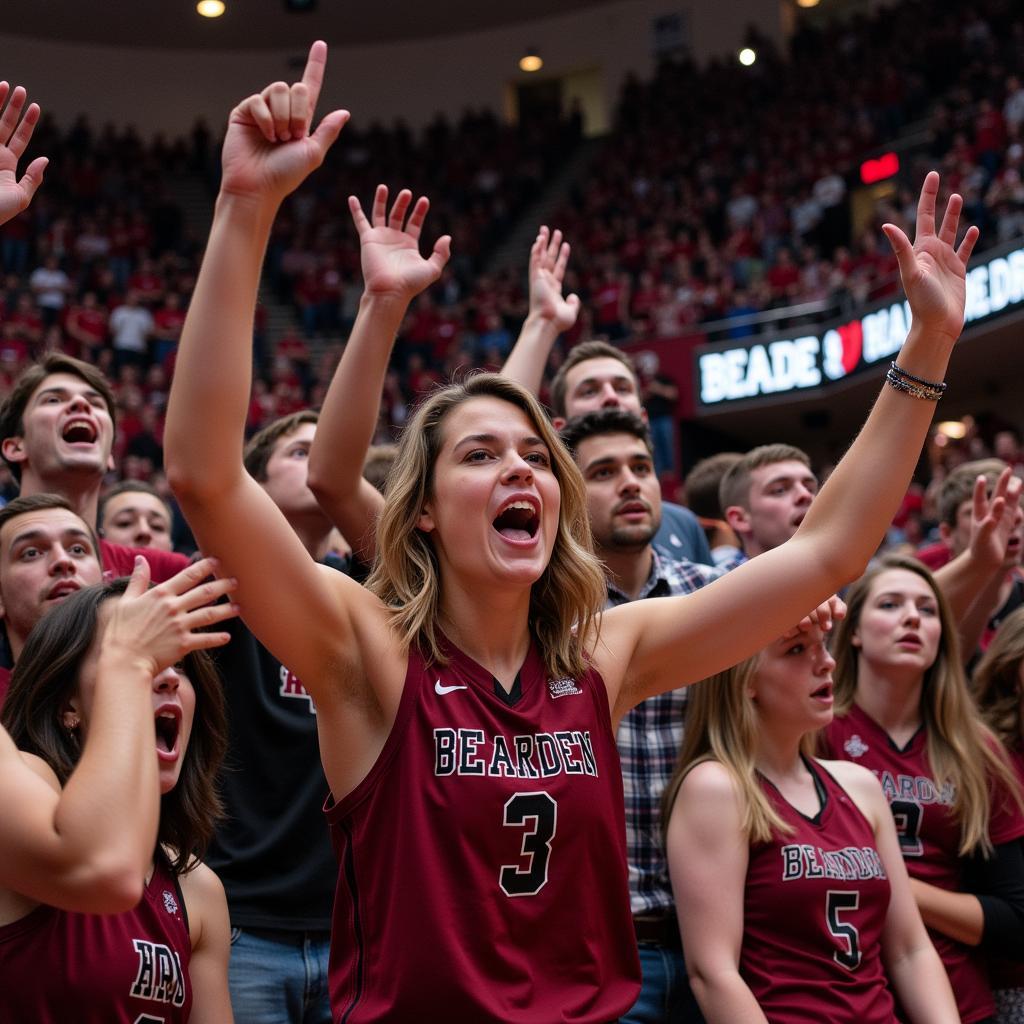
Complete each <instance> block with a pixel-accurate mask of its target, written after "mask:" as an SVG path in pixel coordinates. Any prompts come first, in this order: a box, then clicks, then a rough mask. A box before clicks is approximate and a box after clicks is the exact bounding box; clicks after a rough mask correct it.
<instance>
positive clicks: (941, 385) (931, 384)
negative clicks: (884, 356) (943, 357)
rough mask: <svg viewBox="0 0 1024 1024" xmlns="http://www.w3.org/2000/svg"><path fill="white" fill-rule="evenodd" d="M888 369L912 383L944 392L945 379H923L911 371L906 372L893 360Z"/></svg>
mask: <svg viewBox="0 0 1024 1024" xmlns="http://www.w3.org/2000/svg"><path fill="white" fill-rule="evenodd" d="M889 371H890V372H891V373H895V374H896V375H897V376H899V377H902V378H903V379H904V380H909V381H912V382H913V383H914V384H918V385H920V386H921V387H923V388H926V389H928V390H929V391H936V392H938V394H939V395H943V394H945V392H946V383H945V381H938V382H936V381H931V380H924V379H923V378H922V377H915V376H914V375H913V374H912V373H908V372H907V371H906V370H904V369H903V367H902V366H897V365H896V363H894V362H893V363H890V364H889Z"/></svg>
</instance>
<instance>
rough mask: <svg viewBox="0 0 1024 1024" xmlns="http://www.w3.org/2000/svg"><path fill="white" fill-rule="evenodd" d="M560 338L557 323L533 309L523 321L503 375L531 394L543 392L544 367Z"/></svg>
mask: <svg viewBox="0 0 1024 1024" xmlns="http://www.w3.org/2000/svg"><path fill="white" fill-rule="evenodd" d="M557 339H558V328H557V327H556V326H555V324H554V323H552V321H550V320H548V319H546V318H545V317H543V316H541V315H540V314H539V313H531V314H530V315H529V316H528V317H527V318H526V320H524V321H523V329H522V330H521V331H520V332H519V337H518V338H517V339H516V343H515V345H514V346H513V347H512V351H511V352H510V353H509V356H508V359H506V360H505V365H504V366H503V367H502V368H501V375H502V376H503V377H508V378H509V379H510V380H514V381H515V382H516V383H517V384H521V385H522V386H523V387H524V388H526V390H527V391H529V392H530V393H531V394H533V395H537V394H539V393H540V385H541V381H542V380H543V379H544V368H545V367H546V366H547V364H548V357H549V356H550V355H551V347H552V346H553V345H554V343H555V341H557Z"/></svg>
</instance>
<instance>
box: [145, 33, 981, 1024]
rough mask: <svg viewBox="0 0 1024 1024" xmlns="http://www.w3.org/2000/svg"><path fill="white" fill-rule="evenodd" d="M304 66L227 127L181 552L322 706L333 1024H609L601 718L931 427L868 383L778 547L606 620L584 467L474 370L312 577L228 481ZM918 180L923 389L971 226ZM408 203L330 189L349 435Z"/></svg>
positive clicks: (898, 240) (173, 466) (190, 404)
mask: <svg viewBox="0 0 1024 1024" xmlns="http://www.w3.org/2000/svg"><path fill="white" fill-rule="evenodd" d="M326 55H327V48H326V46H325V45H324V44H323V43H319V42H318V43H314V45H313V47H312V49H311V50H310V55H309V60H308V63H307V66H306V69H305V72H304V74H303V78H302V80H301V81H300V82H296V83H294V84H293V85H291V86H289V85H287V84H286V83H284V82H275V83H273V84H271V85H269V86H267V87H266V88H265V89H264V90H263V91H262V92H260V93H257V94H254V95H252V96H250V97H248V98H247V99H246V100H243V101H242V102H241V103H240V104H239V105H238V106H237V107H236V108H235V109H234V110H233V111H232V113H231V115H230V119H229V123H228V128H227V133H226V136H225V141H224V148H223V153H222V164H223V176H222V179H221V193H220V195H219V197H218V199H217V204H216V208H215V213H214V221H213V225H212V228H211V233H210V239H209V244H208V246H207V248H206V254H205V257H204V259H203V266H202V270H201V272H200V275H199V279H198V281H197V284H196V289H195V293H194V295H193V298H192V302H191V304H190V307H189V314H188V318H187V320H186V323H185V328H184V331H183V333H182V338H181V345H180V348H179V353H178V361H177V364H176V369H175V379H174V384H173V387H172V392H171V398H170V404H169V407H168V417H167V429H166V434H165V453H166V465H167V472H168V477H169V479H170V480H171V483H172V486H173V488H174V490H175V493H176V495H177V497H178V499H179V501H180V503H181V505H182V507H183V509H184V510H185V513H186V516H187V518H188V520H189V522H190V524H191V525H192V527H193V529H194V531H195V534H196V537H197V538H198V539H199V541H200V544H201V546H202V548H203V550H204V551H208V552H210V553H213V554H216V555H217V557H218V558H219V559H220V561H221V563H222V564H223V566H224V567H225V570H226V571H227V572H228V573H230V574H231V575H233V576H236V577H237V578H238V579H239V603H240V605H241V607H242V613H243V616H244V617H245V619H246V622H247V624H248V625H249V627H250V628H251V629H252V631H253V632H254V634H255V635H256V636H257V637H258V638H259V639H260V640H261V641H262V642H263V643H264V644H265V645H266V646H267V647H268V648H269V649H271V650H272V651H273V652H274V653H275V655H277V656H278V657H279V658H280V659H281V661H282V662H283V663H285V664H287V665H288V667H289V669H290V670H291V671H292V672H293V673H294V674H295V675H296V676H298V677H299V678H300V679H302V681H303V684H304V685H305V687H306V689H307V690H308V691H309V693H310V694H311V695H312V697H313V699H314V701H315V702H316V708H317V716H318V717H317V722H318V726H319V732H320V740H321V743H320V751H321V756H322V758H323V762H324V770H325V774H326V776H327V779H328V782H329V784H330V786H331V790H332V794H333V797H332V801H333V802H332V810H331V815H332V817H331V823H332V826H333V828H334V834H335V838H336V841H337V844H338V849H339V853H340V854H341V862H340V868H341V874H340V878H339V888H338V898H337V900H336V904H335V929H334V943H333V948H332V953H331V956H332V961H331V986H332V992H331V994H332V1006H333V1009H334V1012H335V1014H336V1015H337V1016H338V1017H342V1018H344V1019H345V1020H346V1021H348V1022H349V1024H356V1022H359V1024H365V1022H366V1021H371V1020H372V1021H381V1020H387V1021H390V1022H399V1021H405V1020H420V1019H422V1018H423V1017H424V1015H426V1016H430V1017H434V1018H438V1019H441V1018H445V1019H452V1020H473V1021H476V1022H482V1021H493V1020H501V1021H504V1022H506V1024H508V1022H530V1024H532V1022H534V1021H538V1020H571V1021H573V1022H574V1024H597V1022H602V1021H608V1020H610V1019H613V1018H616V1017H618V1016H620V1015H621V1014H622V1013H624V1012H625V1011H626V1010H627V1009H628V1008H629V1007H630V1006H631V1005H632V1004H633V1002H634V1001H635V998H636V993H637V961H636V953H635V947H634V944H633V941H632V934H631V924H630V915H629V907H628V899H627V890H626V884H625V870H626V869H625V850H624V838H623V832H624V829H623V809H622V791H621V784H620V783H619V782H618V781H617V779H616V773H617V755H616V753H615V745H614V728H615V724H616V723H617V721H618V720H619V718H620V717H621V716H622V715H623V714H624V713H625V712H626V711H627V710H628V709H629V708H631V707H633V706H634V705H636V704H638V703H639V702H640V701H642V700H644V699H646V698H647V697H649V696H651V695H653V694H656V693H661V692H665V691H667V690H670V689H675V688H677V687H679V686H681V685H684V684H685V683H687V682H691V681H694V680H697V679H701V678H704V677H706V676H708V675H709V674H711V673H712V672H714V671H718V670H720V669H721V668H722V667H723V666H724V665H725V664H731V663H733V662H735V661H736V660H737V659H739V658H743V657H746V656H747V655H749V654H751V653H753V652H754V651H756V650H759V649H760V648H761V647H762V646H764V644H766V643H768V642H769V641H770V640H771V639H772V638H773V637H775V636H778V634H779V633H780V632H781V631H782V630H783V629H785V628H787V627H788V626H789V625H790V624H791V623H792V622H794V621H797V620H799V619H800V617H801V616H803V615H805V614H807V612H808V610H809V609H812V608H814V607H815V606H817V605H819V604H820V603H821V602H822V601H825V600H826V599H827V598H828V596H829V595H830V594H832V593H834V592H835V591H836V589H838V588H839V587H840V586H841V585H843V584H844V582H845V581H846V580H847V579H849V578H850V577H851V576H854V575H856V574H857V573H859V572H860V571H861V570H862V567H863V565H865V564H866V562H867V560H868V558H869V557H870V555H871V554H872V553H873V551H874V548H875V546H876V544H877V542H878V538H879V537H881V536H882V534H883V532H884V529H885V527H886V525H887V524H888V522H889V520H890V518H891V516H892V514H893V512H894V511H895V509H896V507H897V506H898V504H899V502H900V500H901V499H902V497H903V494H904V492H905V489H906V484H907V481H908V480H909V477H910V473H911V471H912V469H913V467H914V464H915V463H916V460H917V456H918V452H919V450H920V447H921V444H922V442H923V440H924V437H925V435H926V433H927V428H928V424H929V422H930V420H931V417H932V412H933V408H932V406H931V404H930V403H928V402H924V401H920V400H918V399H915V398H913V397H911V395H910V394H909V393H908V391H907V389H906V387H905V386H904V388H903V389H902V390H899V389H897V388H896V387H895V386H894V387H892V388H889V387H886V388H885V389H884V391H883V394H882V395H881V396H880V398H879V399H878V402H877V404H876V406H875V410H874V412H873V414H872V415H871V417H870V418H869V420H868V423H867V425H866V427H865V429H864V431H863V432H862V433H861V435H860V437H859V438H858V440H857V441H855V442H854V444H853V446H852V447H851V449H850V451H849V453H848V455H847V457H846V458H845V459H844V460H843V462H841V463H840V465H839V466H838V467H837V468H836V470H835V472H834V473H833V474H832V476H831V478H830V479H829V481H828V483H827V485H826V486H825V487H824V488H823V489H822V491H821V493H820V494H819V496H818V497H817V499H816V500H815V503H814V505H813V506H812V507H811V509H810V511H809V512H808V513H807V517H806V518H805V519H804V521H803V524H802V525H801V527H800V530H799V531H798V533H797V535H796V536H795V537H794V538H793V539H792V540H791V541H789V542H788V543H786V544H783V545H782V546H781V547H779V548H777V549H776V550H775V551H770V552H768V553H767V554H764V555H761V556H760V557H758V558H756V559H753V560H752V561H750V562H749V563H747V564H746V565H744V566H742V567H741V568H739V569H737V570H736V571H734V572H732V573H730V574H729V575H728V576H726V577H724V578H723V579H720V580H717V581H716V582H715V583H713V584H711V585H710V586H709V587H706V588H704V589H703V590H701V591H700V592H699V593H697V594H694V595H692V596H690V597H685V598H671V597H666V598H660V599H659V600H657V601H652V602H634V603H633V604H627V605H623V606H622V607H619V608H615V609H613V610H611V611H608V612H606V613H604V614H603V616H602V614H601V608H602V605H603V603H604V601H605V598H606V590H605V584H604V579H603V575H602V572H601V567H600V565H599V564H598V563H597V561H596V560H595V559H594V557H593V555H592V553H591V551H590V539H589V528H588V525H587V516H586V502H585V489H584V487H583V482H582V478H581V476H580V473H579V470H578V469H577V468H576V466H575V464H574V463H573V461H572V459H571V458H570V457H569V456H568V454H567V453H566V452H565V451H564V450H563V448H562V446H561V444H560V442H559V440H558V437H557V435H556V434H555V433H554V432H553V430H552V428H551V426H550V423H549V422H548V420H547V418H546V417H545V415H544V412H543V410H542V409H541V407H540V406H539V404H538V403H537V402H536V401H535V400H534V399H533V398H532V397H531V396H530V395H529V394H527V393H526V392H525V391H524V390H523V389H521V388H519V387H518V386H516V385H514V384H511V383H509V382H507V381H503V380H502V379H501V378H497V377H494V376H490V375H484V376H481V377H478V378H476V379H474V380H470V381H468V382H467V383H466V384H465V385H464V386H455V387H451V388H448V389H445V390H443V391H440V392H439V393H437V394H435V395H434V396H432V397H431V398H430V399H428V400H427V401H426V402H425V403H424V404H423V405H422V406H421V408H420V410H419V411H418V413H417V414H416V416H415V417H414V419H413V421H412V422H411V423H410V425H409V427H408V428H407V430H406V432H405V434H404V436H403V439H402V444H401V447H400V451H399V454H398V458H397V461H396V464H395V467H394V470H393V472H392V476H391V478H390V481H389V488H388V495H387V499H386V501H385V505H384V509H383V512H382V513H381V516H380V519H379V524H378V533H377V537H378V543H377V551H378V555H377V561H376V565H375V568H374V572H373V576H372V577H371V579H370V581H369V585H368V587H367V588H362V587H359V586H358V585H357V584H356V583H354V582H353V581H352V580H350V579H347V578H344V577H340V575H339V574H336V573H332V574H328V573H326V572H325V571H323V570H322V568H321V567H320V566H317V565H316V564H314V562H313V561H312V560H311V559H310V558H309V557H308V555H307V553H306V551H305V550H304V548H303V547H302V545H301V544H300V542H299V541H298V539H297V537H296V536H295V535H294V532H293V531H292V529H291V527H290V526H288V524H287V523H286V522H285V521H284V519H283V518H282V516H281V514H280V512H279V510H278V509H277V508H276V507H275V506H274V505H273V503H272V502H271V501H270V499H269V498H268V497H267V495H266V493H265V492H264V491H263V490H262V488H261V487H260V486H259V485H258V484H257V483H256V482H255V481H254V480H252V479H251V478H249V477H248V476H247V475H246V474H245V472H244V468H243V463H242V438H243V427H244V423H245V418H246V414H247V410H248V401H249V389H250V379H251V372H250V369H251V364H250V360H251V351H252V343H251V319H252V314H253V309H254V307H255V303H256V294H257V288H258V284H259V278H260V266H261V261H262V254H263V252H264V249H265V247H266V244H267V240H268V237H269V233H270V229H271V225H272V223H273V220H274V217H275V215H276V212H277V209H278V207H279V205H280V204H281V203H282V201H283V200H284V199H285V197H286V196H287V195H288V194H289V193H290V192H292V191H293V190H294V189H295V188H296V187H298V185H299V184H300V183H301V182H302V181H303V180H304V179H305V178H306V177H307V175H309V174H310V172H311V171H313V170H314V169H315V168H316V167H318V166H319V165H320V163H321V162H322V161H323V160H324V157H325V156H326V154H327V151H328V150H329V149H330V147H331V146H332V145H333V144H334V142H335V140H336V139H337V137H338V135H339V133H340V131H341V129H342V127H343V125H344V124H345V121H346V120H347V117H348V115H347V112H345V111H340V110H338V111H333V112H332V113H329V114H327V115H326V116H325V117H324V118H323V120H322V121H321V122H320V124H319V126H318V127H317V128H316V129H315V131H312V132H311V131H310V127H311V122H312V119H313V110H314V108H315V106H316V102H317V98H318V95H319V92H320V88H321V85H322V82H323V74H324V68H325V63H326ZM938 184H939V183H938V175H936V174H934V173H933V174H930V175H928V177H927V178H926V179H925V183H924V187H923V189H922V194H921V202H920V208H919V214H918V220H917V238H916V241H915V244H914V245H913V246H912V245H911V243H910V241H909V240H908V239H907V238H906V236H904V235H903V233H902V232H901V231H899V230H898V229H897V228H895V227H892V226H888V227H887V229H886V230H887V232H888V234H889V237H890V239H891V241H892V243H893V246H894V248H895V250H896V252H897V254H898V256H899V259H900V266H901V269H902V272H903V277H904V281H905V282H906V287H907V291H908V295H909V298H910V302H911V305H912V307H913V313H914V317H913V327H912V328H911V331H910V333H909V335H908V337H907V342H906V344H905V345H904V347H903V349H902V351H901V354H900V357H899V358H900V363H901V366H902V367H903V369H904V370H905V371H906V372H908V373H910V374H912V375H914V376H916V377H920V378H923V379H929V380H932V381H936V380H940V379H941V378H942V376H943V374H944V373H945V368H946V364H947V361H948V357H949V354H950V351H951V349H952V345H953V343H954V341H955V339H956V337H957V336H958V335H959V333H960V330H961V328H962V326H963V316H964V297H965V284H964V282H965V268H966V262H967V258H968V256H969V255H970V252H971V249H972V247H973V245H974V242H975V240H976V238H977V231H976V229H974V228H970V229H968V231H967V233H966V235H965V240H964V242H963V243H962V245H961V247H960V248H959V249H957V248H955V240H956V234H957V226H958V221H959V212H960V209H961V206H962V203H961V200H960V198H959V197H958V196H954V197H953V198H951V200H950V202H949V205H948V206H947V209H946V214H945V216H944V218H943V220H942V223H941V225H940V226H939V227H938V228H937V227H936V221H935V203H936V196H937V193H938ZM427 206H428V204H427V201H426V199H420V200H419V201H417V202H416V203H415V204H414V203H413V202H412V196H411V194H410V193H409V192H407V191H403V192H400V193H399V195H398V197H397V198H396V199H395V202H394V204H393V206H392V208H391V210H390V214H389V212H388V195H387V189H386V188H383V187H381V188H379V189H378V190H377V194H376V196H375V198H374V203H373V208H372V211H371V213H370V215H369V216H366V215H365V214H364V213H363V210H362V208H361V207H360V204H359V202H358V201H357V200H356V199H355V198H352V199H351V200H350V207H351V209H352V212H353V215H354V219H355V222H356V228H357V231H358V233H359V236H360V246H361V259H362V267H363V276H364V282H365V289H366V290H365V293H364V296H363V299H362V301H361V303H360V310H359V316H358V318H357V321H356V323H355V324H354V325H353V329H352V333H351V335H350V338H349V341H348V347H347V352H348V353H357V355H353V357H352V361H353V362H355V363H356V364H357V367H358V373H357V377H358V379H359V381H360V386H359V387H358V388H357V389H355V390H354V391H353V393H351V394H345V395H343V396H341V401H343V402H345V403H347V404H349V405H350V406H351V407H352V408H353V409H357V410H358V414H357V417H356V418H357V419H358V420H359V421H360V424H361V427H366V428H367V430H369V431H371V432H372V426H373V423H374V422H375V421H376V417H377V411H378V408H379V402H380V388H381V384H382V381H383V378H384V375H385V373H386V369H387V362H388V353H389V350H390V344H391V341H392V339H393V337H394V334H395V333H396V332H397V331H398V329H399V327H400V325H401V322H402V319H403V317H404V315H405V312H406V310H407V308H408V306H409V303H410V301H411V300H412V298H413V297H414V296H415V295H416V294H418V293H419V292H420V291H422V290H423V289H425V288H426V287H428V286H429V285H430V284H432V283H433V282H434V281H436V280H437V278H438V277H439V276H440V274H441V271H442V270H443V267H444V265H445V262H446V260H447V258H448V252H449V241H450V240H449V239H447V238H442V239H440V240H439V241H438V242H437V243H436V244H435V246H434V248H433V251H432V253H431V254H430V256H429V257H428V258H423V257H422V256H421V255H420V252H419V243H420V235H421V232H422V228H423V222H424V218H425V216H426V212H427ZM325 414H326V411H325ZM323 429H325V428H324V427H323V426H321V430H323ZM368 436H369V435H368V434H365V435H364V434H363V432H362V430H361V429H357V430H354V431H352V432H351V433H349V434H348V435H347V436H345V437H343V438H342V439H341V440H340V443H339V444H338V448H337V449H336V450H335V451H333V452H332V457H333V458H335V459H338V460H341V461H344V462H346V463H348V462H350V461H351V460H352V459H356V460H358V463H359V464H360V465H361V464H362V459H363V455H364V451H365V440H367V439H368ZM879 465H884V466H885V467H886V472H885V473H884V474H879V473H878V472H877V467H878V466H879ZM629 515H636V513H635V511H634V512H631V513H629ZM335 577H337V578H335ZM598 627H600V630H599V633H600V635H599V636H598ZM563 720H564V721H565V722H566V723H569V724H570V726H571V727H562V726H560V725H559V724H558V723H559V721H563ZM549 722H550V723H551V724H550V726H549V724H548V723H549ZM556 790H557V792H556ZM595 893H600V894H601V896H600V897H599V899H598V900H595ZM410 936H415V941H411V940H410Z"/></svg>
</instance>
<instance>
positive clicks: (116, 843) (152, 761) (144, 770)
mask: <svg viewBox="0 0 1024 1024" xmlns="http://www.w3.org/2000/svg"><path fill="white" fill-rule="evenodd" d="M96 678H97V682H96V691H95V698H94V701H93V706H92V710H91V715H90V721H89V735H88V738H87V739H86V742H85V745H84V749H83V752H82V757H81V759H80V760H79V762H78V765H77V767H76V768H75V770H74V772H73V773H72V774H71V777H70V778H69V779H68V782H67V784H66V785H65V787H64V791H63V793H62V794H61V798H60V802H59V804H58V806H57V811H56V814H55V816H54V827H55V830H56V832H57V833H58V835H59V836H60V837H61V842H62V844H66V851H65V852H66V857H64V856H62V860H64V859H66V861H67V863H68V864H69V865H74V866H73V867H71V868H70V869H69V874H70V873H72V872H75V871H81V872H82V874H83V875H84V876H89V875H94V876H96V877H97V878H98V881H97V882H96V884H97V885H102V886H103V887H104V888H109V887H113V888H116V889H119V888H120V887H122V886H123V887H125V889H126V896H130V894H131V893H132V891H133V887H135V886H137V887H138V889H139V893H138V895H141V884H142V879H144V878H145V875H146V872H147V871H148V869H149V864H150V862H151V861H152V859H153V850H154V848H155V846H156V837H157V827H158V824H159V820H160V789H159V778H158V765H157V755H156V739H155V731H154V729H155V727H154V723H153V699H152V675H151V672H150V670H149V668H148V663H147V661H146V659H141V658H139V657H138V656H137V655H134V654H133V653H132V652H130V651H125V650H122V649H116V650H115V649H111V648H109V647H108V648H105V649H104V650H103V651H102V653H101V655H100V658H99V661H98V663H97V666H96ZM136 898H138V896H136Z"/></svg>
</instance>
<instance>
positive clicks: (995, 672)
mask: <svg viewBox="0 0 1024 1024" xmlns="http://www.w3.org/2000/svg"><path fill="white" fill-rule="evenodd" d="M1022 662H1024V608H1018V609H1017V610H1016V611H1015V612H1014V613H1013V614H1012V615H1008V616H1007V617H1006V619H1005V620H1004V621H1003V624H1002V625H1001V626H1000V627H999V631H998V632H997V633H996V635H995V637H994V638H993V640H992V643H991V644H989V648H988V650H987V651H986V652H985V654H984V656H983V657H982V659H981V661H979V662H978V667H977V668H976V669H975V670H974V695H975V698H976V699H977V701H978V707H979V708H980V709H981V714H982V717H983V718H984V719H985V721H986V722H987V723H988V726H989V728H990V729H991V730H992V731H993V732H994V733H995V734H996V736H998V737H999V739H1000V740H1001V741H1002V743H1003V746H1005V747H1006V749H1007V750H1013V751H1024V714H1022V711H1024V708H1022V702H1024V684H1022V682H1021V675H1020V668H1021V663H1022Z"/></svg>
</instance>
